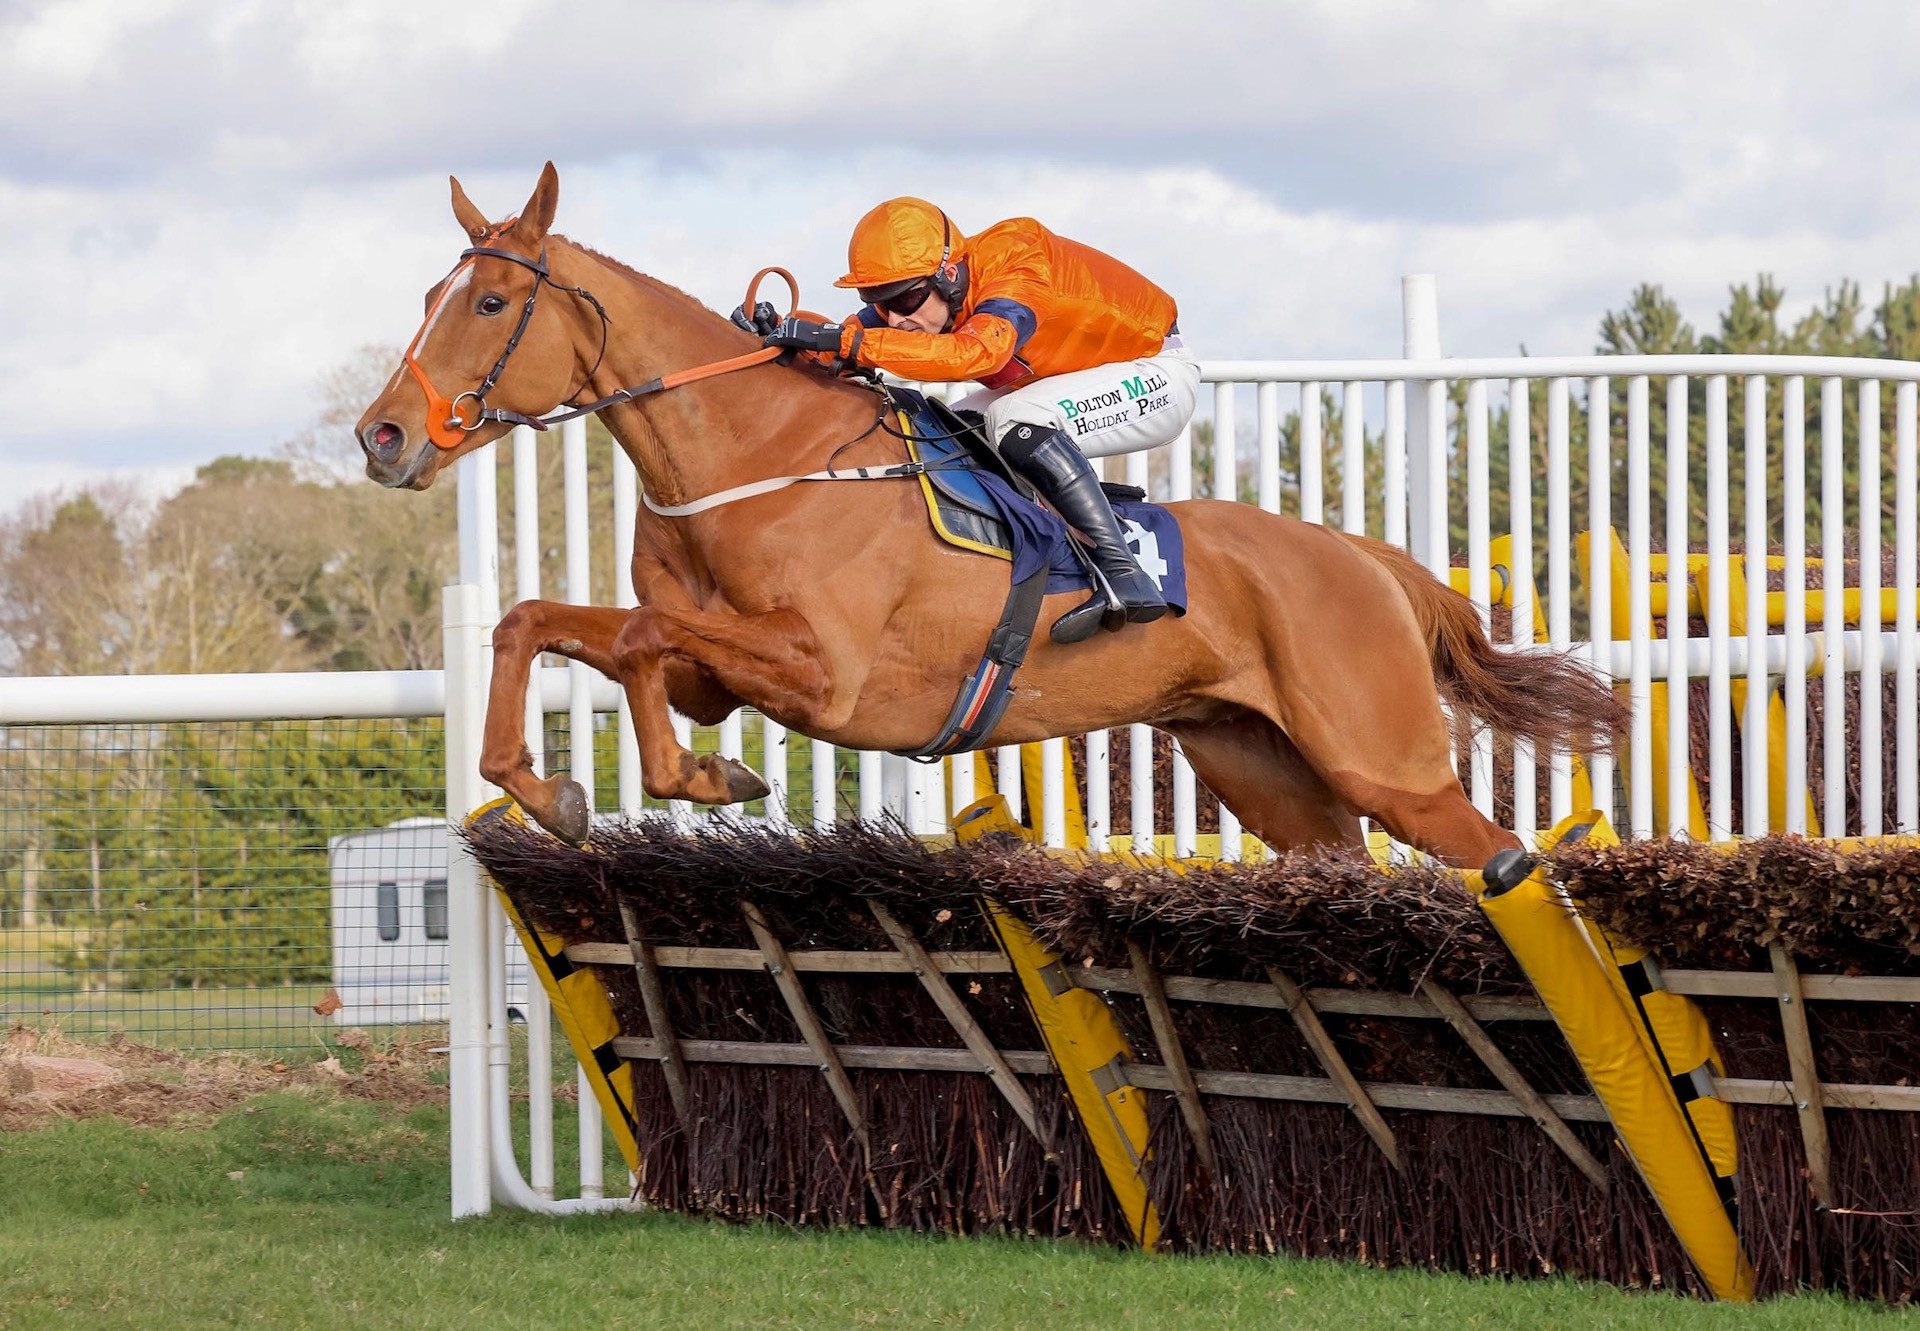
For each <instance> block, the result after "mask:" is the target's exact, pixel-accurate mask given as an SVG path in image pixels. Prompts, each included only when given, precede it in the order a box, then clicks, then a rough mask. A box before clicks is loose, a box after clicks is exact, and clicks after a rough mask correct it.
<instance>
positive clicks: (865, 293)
mask: <svg viewBox="0 0 1920 1331" xmlns="http://www.w3.org/2000/svg"><path fill="white" fill-rule="evenodd" d="M932 294H933V279H932V278H930V277H922V278H919V279H917V280H915V281H911V282H908V283H907V284H906V285H905V286H902V285H900V284H899V283H897V282H895V283H889V284H888V285H886V286H883V287H862V288H861V289H860V299H861V300H864V301H865V302H866V303H867V304H869V305H871V306H873V307H874V308H875V309H876V310H885V311H887V312H889V313H892V314H897V315H899V316H900V317H901V318H903V319H904V318H906V317H907V316H908V315H910V314H915V313H918V312H919V309H920V307H921V306H922V305H925V304H926V303H927V298H928V297H929V296H931V295H932Z"/></svg>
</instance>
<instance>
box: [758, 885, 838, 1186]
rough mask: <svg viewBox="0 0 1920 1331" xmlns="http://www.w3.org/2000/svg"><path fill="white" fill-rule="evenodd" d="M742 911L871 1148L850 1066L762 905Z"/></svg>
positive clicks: (823, 1067)
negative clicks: (843, 1063) (836, 1046)
mask: <svg viewBox="0 0 1920 1331" xmlns="http://www.w3.org/2000/svg"><path fill="white" fill-rule="evenodd" d="M740 912H741V914H743V915H745V916H746V918H747V927H748V928H749V929H751V930H753V941H754V942H756V943H758V944H759V945H760V952H761V954H762V955H763V956H764V957H765V958H766V964H767V970H768V971H769V972H770V973H771V974H772V976H773V981H774V983H775V984H776V985H778V986H779V988H780V996H781V997H782V998H784V999H785V1000H786V1002H787V1011H789V1012H791V1013H792V1014H793V1020H794V1023H795V1024H796V1025H798V1026H799V1027H800V1034H801V1036H802V1037H803V1038H804V1039H805V1040H806V1042H807V1046H808V1048H810V1049H812V1050H813V1052H814V1054H815V1055H816V1056H817V1057H818V1059H819V1063H820V1072H821V1074H822V1075H823V1076H825V1077H826V1079H827V1085H828V1087H829V1088H830V1089H831V1090H832V1091H833V1098H834V1099H835V1100H838V1101H839V1102H840V1111H841V1112H842V1113H843V1114H845V1115H846V1116H847V1124H848V1126H850V1127H851V1128H852V1129H853V1136H854V1140H856V1141H858V1142H859V1143H860V1150H861V1151H862V1153H865V1152H867V1151H869V1150H871V1147H870V1145H869V1143H868V1141H867V1120H866V1115H865V1114H863V1113H861V1111H860V1099H859V1097H858V1096H857V1095H855V1094H854V1090H853V1083H852V1082H851V1081H849V1080H848V1079H847V1069H846V1068H845V1066H843V1065H842V1063H841V1061H840V1055H839V1054H838V1053H836V1052H835V1051H834V1047H833V1042H832V1041H831V1040H829V1039H828V1038H827V1031H826V1027H824V1026H822V1025H821V1024H820V1017H819V1014H817V1013H816V1012H814V1010H813V1004H812V1002H811V1001H809V999H808V998H807V991H806V990H805V989H803V988H801V986H800V977H799V976H798V975H796V974H795V973H794V970H793V966H792V964H791V963H789V961H788V960H787V949H786V946H785V945H784V944H782V943H781V941H780V940H779V939H778V938H776V937H774V934H773V930H772V929H770V928H769V927H768V926H767V917H766V915H765V914H764V913H762V911H761V910H760V907H758V906H756V905H755V904H754V903H753V902H751V901H746V902H742V903H741V905H740Z"/></svg>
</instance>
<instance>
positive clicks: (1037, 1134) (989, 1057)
mask: <svg viewBox="0 0 1920 1331" xmlns="http://www.w3.org/2000/svg"><path fill="white" fill-rule="evenodd" d="M867 905H868V907H869V908H870V909H871V910H872V911H873V918H874V919H876V920H878V921H879V922H880V927H881V928H882V929H885V930H886V931H887V937H888V938H890V939H892V940H893V945H894V946H895V947H896V948H898V949H899V950H900V955H901V956H902V957H904V958H905V959H906V960H907V961H908V962H909V963H910V964H911V965H912V967H913V973H914V975H915V976H917V977H918V978H919V980H920V984H921V987H922V988H924V989H925V990H926V991H927V996H928V997H930V998H931V999H933V1001H934V1005H935V1006H936V1007H938V1008H939V1009H940V1013H941V1015H942V1016H944V1017H945V1018H946V1019H947V1021H948V1023H949V1024H951V1025H952V1027H953V1029H954V1030H955V1032H957V1033H958V1034H959V1036H960V1039H961V1041H962V1043H964V1044H965V1045H966V1046H967V1048H968V1049H970V1050H972V1051H973V1054H974V1057H976V1058H978V1059H979V1060H980V1062H981V1065H982V1066H983V1067H984V1068H985V1070H986V1074H987V1076H988V1077H990V1078H992V1079H993V1084H994V1085H995V1086H996V1087H997V1088H998V1089H999V1091H1000V1094H1001V1095H1002V1096H1004V1097H1006V1101H1007V1104H1008V1105H1009V1106H1010V1107H1011V1108H1012V1109H1013V1112H1014V1113H1015V1114H1017V1115H1019V1118H1020V1121H1021V1122H1022V1123H1024V1124H1026V1125H1027V1131H1028V1132H1031V1133H1032V1134H1033V1135H1034V1139H1035V1140H1036V1141H1038V1142H1039V1143H1040V1144H1041V1145H1042V1146H1044V1147H1045V1148H1046V1149H1047V1150H1048V1151H1051V1150H1052V1149H1053V1143H1052V1142H1051V1141H1049V1140H1048V1139H1047V1135H1046V1134H1045V1133H1044V1132H1042V1131H1041V1130H1040V1120H1039V1116H1038V1115H1037V1114H1036V1113H1035V1112H1034V1108H1033V1097H1032V1096H1030V1095H1028V1094H1027V1088H1026V1087H1024V1086H1022V1085H1021V1084H1020V1079H1019V1078H1018V1077H1016V1076H1014V1075H1013V1069H1012V1068H1010V1067H1008V1066H1007V1061H1006V1060H1005V1059H1004V1058H1002V1057H1000V1051H999V1050H998V1049H996V1048H994V1045H993V1041H991V1040H989V1039H988V1038H987V1033H986V1032H985V1031H984V1030H982V1029H980V1023H979V1022H977V1021H975V1020H974V1017H973V1014H972V1013H971V1012H969V1011H967V1005H966V1004H965V1003H964V1002H962V1001H961V999H960V995H958V994H956V993H954V992H953V986H952V985H950V984H948V983H947V977H946V976H945V975H943V974H941V973H940V971H939V969H938V968H937V967H936V966H935V964H934V961H933V958H932V956H931V955H930V954H929V953H928V952H927V950H926V948H924V947H922V946H921V945H920V940H919V939H918V938H916V937H914V934H913V930H911V929H909V928H907V926H906V925H904V924H902V923H901V922H900V921H899V919H898V918H897V917H896V916H895V915H894V913H893V912H892V911H890V910H888V909H887V908H886V907H885V906H883V905H881V904H880V903H879V902H878V901H873V900H869V901H868V902H867Z"/></svg>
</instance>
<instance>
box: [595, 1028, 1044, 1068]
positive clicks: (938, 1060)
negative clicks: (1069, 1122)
mask: <svg viewBox="0 0 1920 1331" xmlns="http://www.w3.org/2000/svg"><path fill="white" fill-rule="evenodd" d="M680 1048H681V1052H682V1053H683V1054H684V1055H685V1056H686V1059H687V1061H688V1062H689V1063H734V1064H741V1065H744V1066H750V1067H787V1068H810V1067H817V1066H819V1063H820V1059H819V1056H818V1055H816V1054H815V1053H814V1052H813V1046H812V1045H805V1044H762V1043H761V1042H759V1041H757V1040H682V1041H681V1042H680ZM613 1050H614V1052H615V1053H617V1054H619V1055H620V1056H621V1057H622V1058H634V1059H655V1058H659V1057H660V1046H659V1045H658V1043H656V1042H655V1041H654V1040H652V1039H650V1038H647V1037H645V1036H638V1035H622V1036H617V1037H615V1039H614V1042H613ZM834 1053H835V1054H836V1055H837V1056H838V1057H839V1059H840V1062H841V1064H842V1065H843V1066H845V1067H849V1068H861V1069H866V1070H870V1071H882V1072H976V1073H984V1072H985V1071H986V1070H987V1067H986V1064H984V1063H982V1062H981V1061H980V1058H979V1056H978V1055H977V1054H975V1053H974V1052H973V1051H972V1050H971V1049H901V1048H897V1047H895V1046H892V1045H859V1044H842V1045H835V1046H834ZM1000 1057H1001V1058H1003V1059H1005V1060H1006V1063H1007V1066H1008V1067H1010V1068H1012V1069H1013V1070H1014V1071H1015V1072H1021V1073H1026V1074H1028V1075H1029V1076H1044V1075H1046V1074H1048V1073H1051V1072H1052V1071H1053V1070H1054V1067H1053V1060H1052V1059H1051V1058H1049V1057H1048V1056H1047V1053H1046V1051H1045V1050H1043V1049H1005V1050H1001V1051H1000Z"/></svg>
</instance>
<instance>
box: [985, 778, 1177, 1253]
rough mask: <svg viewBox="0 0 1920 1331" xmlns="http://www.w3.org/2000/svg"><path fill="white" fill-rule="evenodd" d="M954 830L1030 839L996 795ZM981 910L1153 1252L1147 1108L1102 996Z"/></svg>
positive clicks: (1132, 1221) (1019, 925) (1000, 910)
mask: <svg viewBox="0 0 1920 1331" xmlns="http://www.w3.org/2000/svg"><path fill="white" fill-rule="evenodd" d="M953 830H954V835H955V837H956V838H957V839H958V840H960V841H961V842H967V841H976V840H978V839H979V838H981V837H984V836H990V835H993V834H994V833H1003V832H1011V833H1013V834H1015V835H1019V836H1026V835H1029V833H1028V832H1027V829H1025V828H1022V827H1021V826H1020V825H1019V824H1018V823H1016V822H1014V821H1013V817H1012V815H1011V814H1010V813H1009V812H1008V810H1007V803H1006V801H1005V800H1004V799H1002V798H1000V797H999V796H998V795H995V796H994V797H992V798H991V799H986V800H981V801H980V802H979V803H977V804H974V805H970V806H969V807H968V808H966V809H964V810H962V811H961V812H960V813H959V814H958V815H957V816H956V817H955V818H954V820H953ZM985 905H986V911H987V919H988V921H989V922H990V923H991V924H992V926H993V930H994V934H995V936H996V937H998V938H999V940H1000V948H1001V950H1002V951H1003V952H1005V953H1006V955H1007V960H1008V961H1010V962H1012V963H1013V970H1014V974H1015V975H1017V976H1019V978H1020V987H1021V990H1022V992H1024V993H1025V995H1026V998H1027V1006H1028V1008H1029V1009H1030V1010H1031V1011H1032V1012H1033V1020H1034V1025H1035V1026H1037V1027H1038V1028H1039V1031H1040V1039H1041V1041H1042V1042H1043V1043H1044V1044H1045V1045H1046V1048H1047V1054H1048V1056H1049V1057H1050V1058H1052V1059H1053V1065H1054V1067H1056V1068H1058V1069H1059V1071H1060V1077H1061V1080H1062V1081H1064V1082H1065V1083H1066V1088H1067V1095H1068V1097H1069V1098H1070V1099H1071V1100H1072V1101H1073V1107H1074V1111H1075V1113H1076V1114H1077V1115H1078V1117H1079V1119H1080V1125H1081V1129H1082V1130H1083V1131H1084V1132H1085V1133H1086V1134H1087V1140H1088V1141H1089V1142H1090V1143H1091V1144H1092V1146H1093V1151H1094V1155H1095V1157H1096V1158H1097V1159H1098V1160H1099V1161H1100V1169H1101V1172H1102V1173H1104V1174H1105V1175H1106V1176H1107V1185H1108V1186H1109V1187H1111V1188H1112V1189H1113V1195H1114V1198H1115V1200H1117V1201H1118V1202H1119V1203H1120V1209H1121V1212H1122V1213H1123V1214H1124V1215H1125V1216H1126V1218H1127V1224H1128V1226H1129V1227H1131V1228H1132V1230H1133V1236H1134V1239H1135V1241H1136V1242H1138V1243H1139V1244H1140V1246H1141V1247H1143V1248H1152V1247H1153V1246H1154V1245H1155V1244H1156V1243H1158V1242H1159V1241H1160V1213H1159V1212H1158V1210H1156V1209H1155V1207H1154V1205H1153V1201H1152V1199H1151V1198H1150V1197H1149V1196H1148V1195H1147V1177H1146V1161H1147V1105H1146V1098H1145V1096H1144V1095H1143V1094H1142V1093H1141V1091H1140V1090H1139V1089H1138V1088H1137V1087H1134V1086H1131V1085H1129V1084H1128V1083H1127V1079H1126V1075H1125V1068H1126V1065H1127V1064H1128V1063H1130V1062H1132V1061H1133V1051H1132V1050H1131V1049H1129V1048H1128V1047H1127V1041H1126V1037H1125V1036H1124V1035H1122V1034H1121V1033H1120V1024H1119V1023H1118V1022H1117V1021H1115V1020H1114V1016H1113V1013H1112V1012H1111V1011H1110V1010H1109V1009H1108V1007H1107V1005H1106V1002H1105V1000H1104V999H1102V998H1101V997H1100V995H1098V994H1096V993H1093V992H1092V991H1090V990H1087V989H1080V988H1076V987H1074V986H1073V985H1072V984H1069V983H1068V982H1067V978H1066V972H1065V970H1064V968H1063V963H1062V962H1061V959H1060V956H1059V954H1058V953H1056V952H1054V951H1053V950H1052V949H1050V948H1048V947H1047V946H1046V945H1045V944H1044V943H1042V942H1041V941H1040V940H1039V939H1038V938H1036V937H1034V933H1033V930H1031V929H1029V928H1028V927H1027V926H1026V924H1025V923H1024V922H1022V921H1021V920H1019V919H1017V918H1016V917H1015V916H1014V915H1013V914H1012V913H1011V912H1010V911H1008V910H1007V908H1006V907H1005V906H1003V905H1001V904H1000V903H999V902H997V901H994V900H993V899H992V898H986V899H985Z"/></svg>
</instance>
